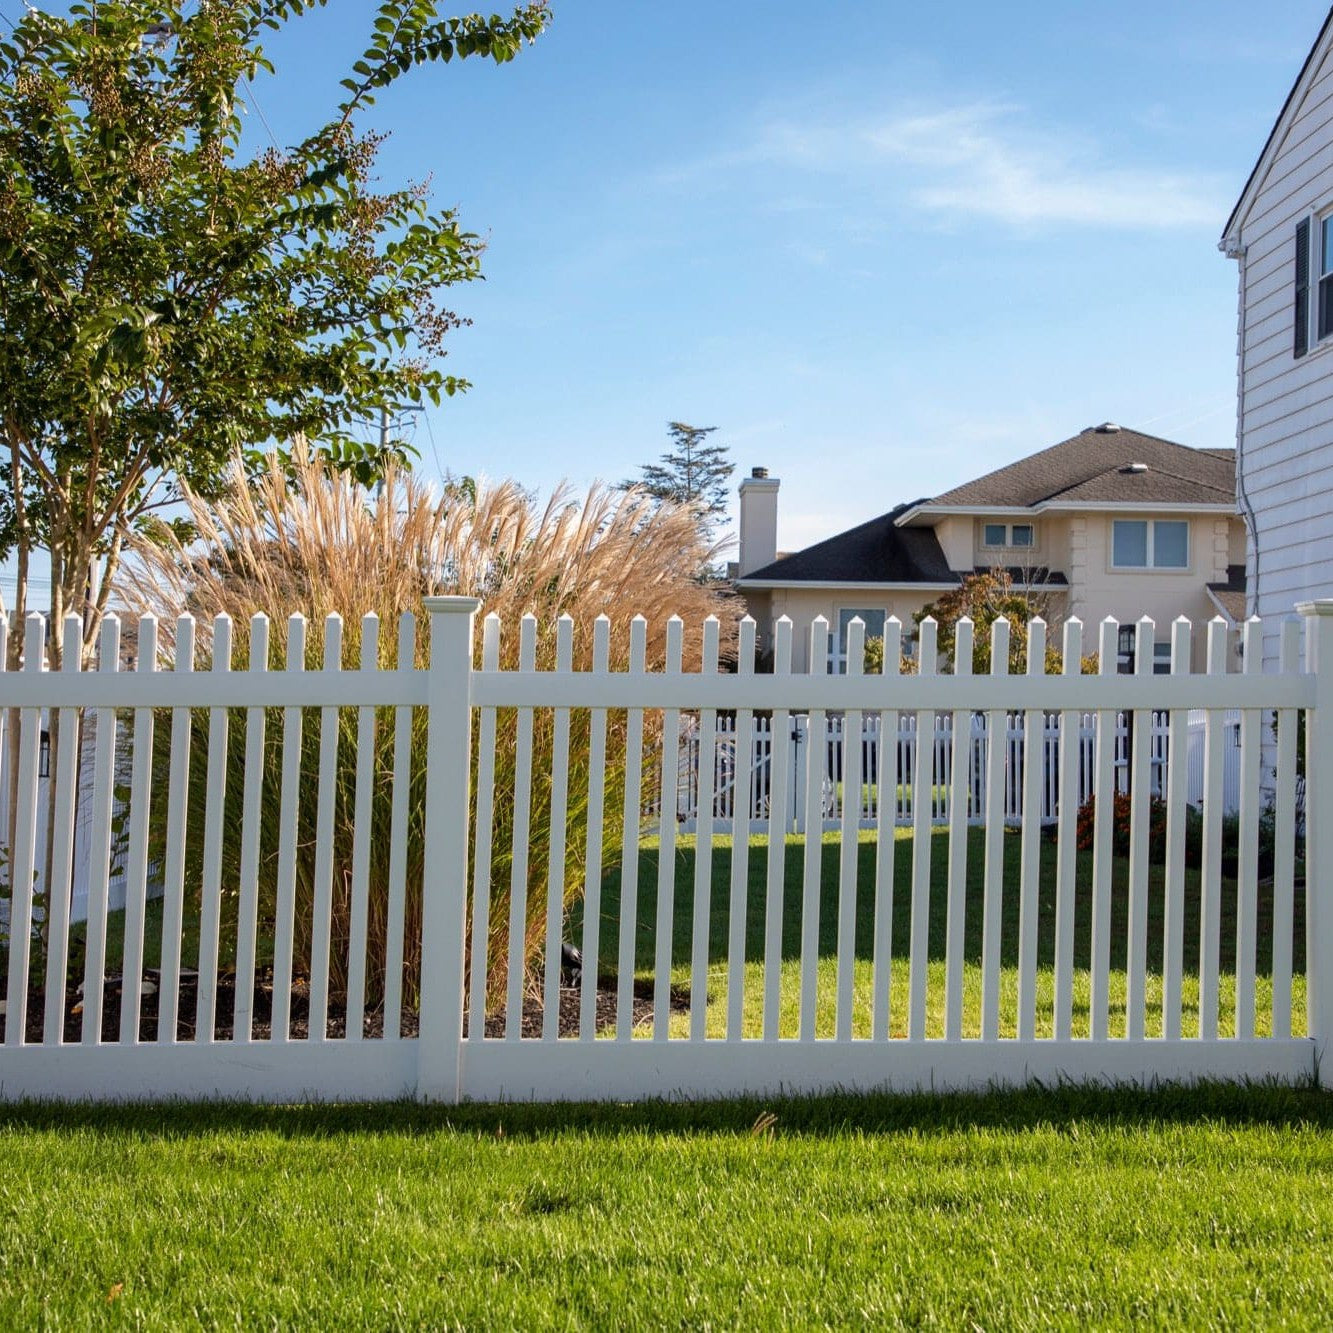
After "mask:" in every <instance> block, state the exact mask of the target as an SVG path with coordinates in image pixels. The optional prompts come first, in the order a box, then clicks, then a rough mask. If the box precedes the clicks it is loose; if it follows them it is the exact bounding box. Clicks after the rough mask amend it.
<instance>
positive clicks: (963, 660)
mask: <svg viewBox="0 0 1333 1333" xmlns="http://www.w3.org/2000/svg"><path fill="white" fill-rule="evenodd" d="M972 631H973V624H972V617H971V616H960V617H959V618H958V622H957V623H956V624H955V625H954V627H953V674H954V675H955V676H970V675H971V674H972Z"/></svg>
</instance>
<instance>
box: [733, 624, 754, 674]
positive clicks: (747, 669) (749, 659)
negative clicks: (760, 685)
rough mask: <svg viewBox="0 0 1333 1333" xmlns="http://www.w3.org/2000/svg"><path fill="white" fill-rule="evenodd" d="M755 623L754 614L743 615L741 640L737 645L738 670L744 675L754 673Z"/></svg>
mask: <svg viewBox="0 0 1333 1333" xmlns="http://www.w3.org/2000/svg"><path fill="white" fill-rule="evenodd" d="M754 648H755V623H754V617H753V616H743V617H742V618H741V624H740V641H739V642H738V644H737V646H736V670H737V672H738V674H740V675H742V676H752V675H754Z"/></svg>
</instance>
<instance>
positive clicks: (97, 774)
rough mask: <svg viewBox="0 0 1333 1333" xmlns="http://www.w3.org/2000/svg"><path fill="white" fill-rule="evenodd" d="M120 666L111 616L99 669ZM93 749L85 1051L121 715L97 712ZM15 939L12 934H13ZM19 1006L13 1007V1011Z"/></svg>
mask: <svg viewBox="0 0 1333 1333" xmlns="http://www.w3.org/2000/svg"><path fill="white" fill-rule="evenodd" d="M119 666H120V621H119V620H117V619H116V617H115V616H107V618H106V619H105V620H104V621H103V622H102V630H101V636H100V639H99V642H98V646H97V670H98V671H99V672H114V671H117V670H119ZM96 726H97V735H96V739H95V741H94V744H93V801H92V836H91V837H90V839H89V851H88V856H89V864H88V920H87V924H86V926H85V933H84V963H83V1031H82V1033H81V1036H82V1043H83V1045H85V1046H99V1045H101V1042H102V990H103V986H104V985H105V983H106V911H107V893H108V890H109V888H110V880H111V822H112V810H113V801H114V784H115V769H116V710H115V709H114V708H99V709H98V710H97V721H96ZM11 934H12V932H11ZM13 1011H14V1006H12V1005H11V1006H10V1012H13Z"/></svg>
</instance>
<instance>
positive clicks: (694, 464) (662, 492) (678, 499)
mask: <svg viewBox="0 0 1333 1333" xmlns="http://www.w3.org/2000/svg"><path fill="white" fill-rule="evenodd" d="M715 430H717V427H716V426H688V425H686V424H685V422H683V421H669V422H667V432H668V434H669V435H670V436H671V442H672V446H673V447H672V448H671V449H670V450H669V451H668V452H667V453H664V454H663V455H662V456H661V458H660V459H659V460H658V461H657V462H656V463H645V464H644V466H643V467H642V468H641V469H640V470H641V471H642V473H643V476H642V477H641V478H639V479H638V480H637V481H625V482H622V483H621V489H622V490H628V489H629V488H630V487H631V486H638V487H640V488H641V489H642V490H645V491H647V492H648V494H649V495H651V496H653V497H654V498H655V499H656V500H658V501H659V502H661V501H667V502H669V503H671V504H678V505H685V506H687V507H689V508H691V509H693V510H694V512H695V513H696V514H697V515H698V519H699V525H700V527H701V528H702V529H703V531H704V532H705V533H707V534H711V532H712V529H713V527H714V525H715V524H716V523H717V521H718V519H720V518H721V517H722V516H723V515H724V514H725V513H726V512H727V500H728V486H727V482H728V481H729V480H730V478H731V474H732V473H733V472H735V470H736V465H735V464H734V463H733V462H732V461H731V460H730V459H729V458H728V457H727V446H726V445H725V444H708V443H707V439H708V437H709V436H710V435H711V434H712V433H713V432H714V431H715Z"/></svg>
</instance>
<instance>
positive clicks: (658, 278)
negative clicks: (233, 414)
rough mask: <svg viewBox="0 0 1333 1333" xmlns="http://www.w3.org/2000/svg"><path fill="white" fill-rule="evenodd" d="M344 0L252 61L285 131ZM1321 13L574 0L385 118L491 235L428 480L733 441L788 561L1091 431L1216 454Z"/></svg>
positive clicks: (401, 94) (391, 99) (1235, 4)
mask: <svg viewBox="0 0 1333 1333" xmlns="http://www.w3.org/2000/svg"><path fill="white" fill-rule="evenodd" d="M332 8H333V10H334V12H325V13H322V14H317V15H315V16H313V17H312V18H310V19H308V20H303V21H302V22H301V23H300V24H298V25H296V27H294V28H293V29H292V30H291V31H290V32H288V33H286V34H283V35H282V37H281V38H280V39H278V40H274V41H273V42H272V43H271V44H270V48H269V49H270V54H271V55H272V57H273V58H274V60H275V61H276V62H277V64H278V67H279V68H278V75H277V77H276V78H273V79H265V80H264V81H263V82H261V83H260V85H259V86H258V88H257V90H256V91H257V97H258V100H259V102H260V105H261V108H262V110H263V113H264V115H265V117H266V118H267V120H268V122H269V124H270V125H271V126H272V127H273V131H274V133H275V134H276V135H277V137H278V138H279V139H280V140H283V141H290V140H293V139H295V138H297V137H298V136H299V135H300V134H301V133H302V132H303V131H304V130H306V129H308V128H309V127H310V125H311V124H312V123H313V120H314V117H315V115H316V114H317V112H318V111H319V110H322V109H323V108H325V107H327V106H328V105H330V104H331V102H332V101H333V99H334V98H335V96H336V93H337V88H336V81H337V79H338V77H339V76H340V75H341V74H342V73H344V72H345V66H346V64H347V62H348V61H349V60H350V59H351V58H353V57H354V55H355V54H356V51H357V49H358V47H359V45H360V44H361V42H362V39H363V33H364V29H365V26H366V24H367V22H368V20H369V16H370V14H371V10H372V7H371V5H370V3H369V0H337V2H336V3H335V5H334V6H333V7H332ZM1326 12H1327V4H1326V2H1324V0H1284V3H1283V4H1281V5H1277V6H1267V7H1266V8H1265V10H1264V13H1263V32H1262V33H1261V34H1257V27H1256V23H1255V10H1254V6H1253V5H1252V4H1248V3H1244V4H1243V3H1241V0H1210V2H1209V3H1206V4H1205V3H1196V2H1195V0H1188V2H1185V0H1179V2H1177V3H1172V4H1162V3H1160V0H1158V2H1157V3H1152V4H1148V3H1142V2H1141V0H1130V2H1129V3H1118V4H1115V5H1094V4H1088V3H1082V2H1080V0H1074V2H1072V3H1071V0H1028V2H1027V3H1013V2H1010V3H1005V4H1001V5H996V4H994V3H993V2H992V3H986V4H982V3H977V2H976V0H955V3H953V4H949V5H922V4H919V3H918V4H911V5H908V4H903V3H898V0H838V2H833V3H826V4H822V5H811V4H809V3H802V4H797V3H794V2H793V0H767V2H766V3H764V4H762V5H761V4H756V3H732V4H728V5H721V4H715V3H700V2H698V0H672V2H671V3H669V4H666V3H655V4H650V3H646V2H645V0H554V13H555V17H554V22H553V23H552V26H551V29H550V31H549V33H548V34H547V35H546V36H545V37H544V38H543V39H542V40H541V41H540V42H538V43H537V44H536V45H535V46H534V47H532V48H530V49H529V50H527V51H525V52H524V54H523V55H522V56H521V57H520V58H519V59H518V60H517V61H516V62H514V63H513V64H511V65H509V66H506V67H503V68H496V67H494V66H492V65H489V64H483V63H480V62H477V63H473V62H467V63H466V64H456V65H452V66H448V67H439V68H437V69H427V70H423V71H421V72H419V73H418V74H417V75H415V76H413V77H410V78H408V79H407V80H405V81H404V82H403V83H402V84H401V85H400V86H399V87H398V88H397V89H395V90H393V91H392V92H391V93H390V95H388V96H386V97H385V98H384V99H383V100H382V102H381V103H380V105H379V107H378V108H377V112H376V121H377V123H378V125H379V126H380V127H382V128H385V129H389V130H391V131H392V137H391V139H390V140H389V142H388V144H387V145H386V147H385V150H384V153H383V156H382V159H381V164H382V169H383V175H384V177H385V180H386V181H389V182H395V183H396V182H398V181H401V180H402V179H404V178H407V177H413V178H421V177H429V178H430V180H431V182H432V186H433V190H434V198H435V201H436V202H437V203H438V204H440V205H455V206H457V208H458V209H459V211H460V214H461V217H462V220H463V221H464V223H465V224H467V225H468V226H469V227H470V228H471V229H473V230H476V231H479V232H482V233H484V234H485V235H487V236H488V238H489V252H488V254H487V257H486V261H485V269H486V274H487V281H486V282H485V284H474V285H472V286H470V287H467V288H463V289H459V290H457V291H456V292H455V293H454V297H455V299H454V301H453V304H454V305H455V307H456V308H457V309H458V310H459V312H460V313H463V314H465V315H468V316H470V317H471V318H472V319H473V320H474V324H473V325H472V327H471V328H469V329H466V330H463V331H461V332H460V333H459V334H457V335H456V336H455V337H454V339H453V342H452V352H451V354H450V356H449V359H448V364H449V367H450V369H451V370H453V371H454V372H455V373H457V374H460V375H463V376H466V377H467V378H468V379H470V380H472V381H473V382H474V385H475V387H474V388H473V389H472V390H471V392H470V393H468V394H467V395H466V397H465V398H463V399H461V400H456V401H454V402H450V403H448V404H446V406H445V407H443V408H442V409H441V410H439V411H438V412H434V413H432V416H431V420H430V422H429V426H430V430H429V431H428V430H427V429H426V426H425V424H424V423H423V424H422V425H421V426H420V427H419V429H418V433H417V443H418V445H419V447H420V448H421V452H422V461H421V466H422V468H423V469H425V470H427V471H430V472H434V471H436V470H437V468H438V467H440V466H442V467H444V468H447V469H449V470H451V471H454V472H466V473H478V474H485V475H488V476H492V477H498V476H514V477H516V478H518V479H519V480H520V481H521V482H523V483H524V484H525V485H528V486H531V487H536V488H541V489H546V488H549V487H550V486H551V485H553V484H555V483H556V482H557V481H559V480H560V479H561V478H568V479H570V480H571V481H572V482H574V483H576V484H578V485H580V486H582V485H584V484H586V483H587V482H589V481H591V480H593V479H594V478H605V479H609V480H618V479H620V478H622V477H625V476H627V475H630V474H632V473H634V472H635V470H636V466H637V464H639V463H640V462H643V461H646V460H650V459H653V458H654V457H655V456H656V455H657V454H658V453H659V452H660V451H661V450H662V449H663V448H664V447H665V445H666V435H665V423H666V421H667V420H668V419H670V418H678V419H683V420H686V421H689V422H691V423H694V424H697V425H715V426H717V427H718V428H719V430H718V434H717V436H716V439H718V440H719V441H721V442H723V443H726V444H728V445H729V446H730V447H731V450H732V454H733V456H734V458H735V461H736V463H737V465H738V475H741V474H743V472H744V471H748V469H749V467H750V466H751V465H754V464H763V465H766V466H767V467H769V468H770V470H771V471H772V472H773V474H774V475H778V476H780V477H781V478H782V481H783V489H782V494H781V503H780V518H779V540H780V543H781V545H782V546H784V547H786V548H795V547H798V546H800V545H804V544H806V543H808V542H810V541H812V540H816V539H818V538H819V537H821V536H825V535H828V534H830V533H831V532H833V531H836V530H838V529H839V528H841V527H845V526H848V525H850V524H852V523H855V522H858V521H861V520H862V519H864V518H866V517H869V516H871V515H873V514H875V513H878V512H882V511H883V510H885V509H887V508H889V507H890V506H892V505H893V504H895V503H898V502H899V501H903V500H907V499H911V498H914V497H916V496H919V495H924V494H929V493H932V492H938V491H941V490H944V489H946V488H947V487H949V486H952V485H954V484H956V483H959V482H961V481H963V480H966V479H967V478H968V477H971V476H974V475H977V474H980V473H982V472H984V471H986V470H988V469H990V468H991V467H995V466H999V465H1002V464H1004V463H1006V462H1009V461H1011V460H1012V459H1014V458H1016V457H1018V456H1021V455H1022V454H1024V453H1027V452H1030V451H1032V450H1034V449H1036V448H1039V447H1043V446H1045V445H1047V444H1051V443H1054V442H1056V441H1057V440H1059V439H1063V438H1064V437H1065V436H1067V435H1069V434H1072V433H1074V432H1075V431H1077V430H1079V429H1081V428H1082V427H1084V426H1086V425H1089V424H1092V423H1094V422H1098V421H1102V420H1105V419H1111V420H1117V421H1120V422H1122V423H1124V424H1127V425H1134V426H1137V427H1141V428H1143V429H1147V430H1151V431H1153V432H1155V433H1160V434H1163V435H1165V436H1167V437H1169V438H1174V439H1179V440H1181V441H1182V442H1184V443H1187V444H1195V445H1229V444H1232V443H1233V442H1234V424H1235V404H1234V373H1235V326H1236V294H1235V292H1236V289H1235V283H1236V274H1235V268H1234V265H1233V264H1232V263H1230V262H1229V261H1227V260H1226V259H1224V258H1223V257H1222V255H1221V254H1219V252H1218V250H1217V248H1216V246H1217V239H1218V237H1219V235H1220V233H1221V230H1222V226H1223V224H1224V222H1225V220H1226V216H1227V213H1228V212H1229V210H1230V207H1231V205H1232V203H1233V202H1234V199H1235V197H1236V196H1237V194H1238V193H1239V191H1240V189H1241V187H1242V185H1243V183H1244V180H1245V177H1246V175H1247V174H1248V172H1249V170H1250V167H1251V166H1252V164H1253V162H1254V159H1255V157H1256V156H1257V155H1258V153H1259V151H1260V148H1261V147H1262V145H1263V142H1264V139H1265V136H1266V135H1267V133H1268V130H1269V128H1270V126H1271V124H1272V122H1273V120H1274V118H1275V116H1276V114H1277V112H1278V109H1279V107H1280V105H1281V103H1282V100H1283V98H1284V97H1285V95H1286V93H1287V90H1288V88H1289V87H1290V85H1291V83H1292V81H1293V80H1294V78H1295V76H1296V73H1297V71H1298V69H1299V67H1300V63H1301V61H1302V59H1303V58H1304V55H1305V52H1306V50H1307V49H1308V47H1309V46H1310V44H1311V43H1312V41H1313V39H1314V37H1315V34H1316V32H1317V30H1318V28H1319V25H1320V23H1321V21H1322V19H1323V17H1324V15H1325V13H1326ZM1256 34H1257V35H1256ZM432 436H433V440H432Z"/></svg>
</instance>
